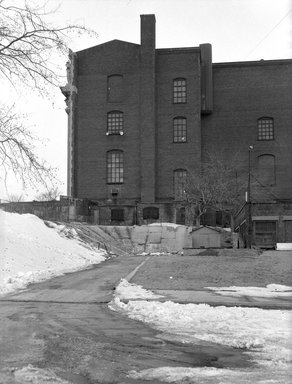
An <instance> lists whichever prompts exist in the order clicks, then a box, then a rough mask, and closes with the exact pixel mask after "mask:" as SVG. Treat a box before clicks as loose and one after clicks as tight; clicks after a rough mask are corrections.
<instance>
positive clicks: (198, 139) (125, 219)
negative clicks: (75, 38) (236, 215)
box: [61, 15, 292, 228]
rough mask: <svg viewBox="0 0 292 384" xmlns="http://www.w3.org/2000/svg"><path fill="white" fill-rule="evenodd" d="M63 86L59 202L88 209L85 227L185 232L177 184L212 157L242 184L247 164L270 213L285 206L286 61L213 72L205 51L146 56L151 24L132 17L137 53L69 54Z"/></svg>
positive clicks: (290, 183)
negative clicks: (137, 24) (155, 224)
mask: <svg viewBox="0 0 292 384" xmlns="http://www.w3.org/2000/svg"><path fill="white" fill-rule="evenodd" d="M67 79H68V80H67V84H66V86H64V87H61V90H62V92H63V94H64V95H65V96H66V103H67V109H66V110H67V113H68V128H69V129H68V148H69V151H68V195H69V196H72V197H75V198H82V199H88V200H89V201H90V205H91V214H92V220H93V221H94V222H96V223H99V224H117V223H119V224H134V223H137V224H144V223H148V222H149V221H161V222H163V221H168V222H177V223H185V224H192V223H193V219H194V218H193V217H191V216H190V215H188V213H189V212H188V210H186V208H185V202H184V196H183V185H184V180H185V178H186V175H187V174H189V173H191V174H194V175H195V174H196V173H197V172H199V171H200V168H201V164H202V162H203V161H204V159H205V158H206V156H207V154H208V153H214V152H218V153H219V152H220V154H221V156H222V157H223V158H224V160H226V161H230V162H232V161H233V160H234V158H235V156H236V159H237V160H236V161H237V164H239V165H240V169H241V172H243V173H245V174H246V177H247V173H248V172H247V170H248V157H249V155H250V156H251V157H250V167H251V169H252V170H255V171H256V172H257V174H258V175H259V177H260V178H261V183H262V185H265V184H266V185H268V186H269V189H270V191H271V196H273V198H272V201H273V204H274V203H275V201H278V200H281V201H282V202H283V201H288V200H289V199H292V193H291V192H292V172H291V164H292V151H291V147H292V134H291V125H292V124H291V123H292V109H291V105H292V92H291V87H290V84H291V81H292V60H272V61H262V60H261V61H256V62H236V63H215V64H213V63H212V52H211V45H210V44H201V45H199V46H198V47H191V48H173V49H156V47H155V16H154V15H141V44H140V45H138V44H133V43H128V42H124V41H120V40H113V41H109V42H107V43H104V44H100V45H97V46H95V47H92V48H88V49H85V50H82V51H79V52H76V53H73V52H70V55H69V62H68V65H67ZM250 145H253V147H254V150H253V151H252V153H249V150H248V148H249V146H250ZM289 170H290V171H289ZM272 201H271V202H272ZM243 202H244V196H243ZM267 210H268V208H267ZM267 212H268V211H267ZM267 214H268V213H267ZM290 214H291V215H292V211H291V212H290ZM217 216H218V215H217ZM286 216H287V215H286ZM291 219H292V216H291ZM209 221H211V222H209V224H213V225H214V224H216V214H215V213H214V214H213V215H211V216H210V217H209ZM240 224H242V223H238V228H239V226H240Z"/></svg>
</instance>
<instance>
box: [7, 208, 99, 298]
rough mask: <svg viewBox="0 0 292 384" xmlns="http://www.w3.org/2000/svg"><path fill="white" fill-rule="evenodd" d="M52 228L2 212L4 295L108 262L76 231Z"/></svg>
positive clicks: (54, 226) (36, 220)
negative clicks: (29, 285)
mask: <svg viewBox="0 0 292 384" xmlns="http://www.w3.org/2000/svg"><path fill="white" fill-rule="evenodd" d="M49 225H50V227H51V228H49V227H48V223H47V225H46V224H45V223H44V222H43V221H42V220H41V219H39V218H38V217H36V216H34V215H30V214H25V215H19V214H16V213H8V212H4V211H1V210H0V255H1V265H0V294H6V293H8V292H11V291H14V290H16V289H22V288H24V287H26V286H27V285H28V284H29V283H35V282H40V281H43V280H45V279H49V278H52V277H54V276H58V275H61V274H63V273H66V272H73V271H77V270H80V269H85V268H88V267H89V266H91V265H93V264H97V263H100V262H101V261H103V260H104V259H105V256H106V254H105V252H103V251H100V250H95V249H89V248H88V247H84V246H83V245H82V243H81V242H80V241H79V240H78V235H77V233H76V231H75V230H74V229H68V228H67V229H66V228H65V226H58V225H55V224H54V223H49ZM60 234H61V235H60Z"/></svg>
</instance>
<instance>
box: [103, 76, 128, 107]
mask: <svg viewBox="0 0 292 384" xmlns="http://www.w3.org/2000/svg"><path fill="white" fill-rule="evenodd" d="M123 88H124V87H123V76H122V75H111V76H108V78H107V101H108V102H110V103H118V102H120V101H123V96H124V89H123Z"/></svg>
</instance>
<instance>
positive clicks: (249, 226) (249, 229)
mask: <svg viewBox="0 0 292 384" xmlns="http://www.w3.org/2000/svg"><path fill="white" fill-rule="evenodd" d="M252 150H253V146H252V145H250V146H249V147H248V182H247V199H246V200H247V209H248V219H247V246H248V248H251V246H252V230H253V227H252V214H251V196H250V190H251V185H250V184H251V183H250V179H251V151H252Z"/></svg>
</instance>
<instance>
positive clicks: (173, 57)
mask: <svg viewBox="0 0 292 384" xmlns="http://www.w3.org/2000/svg"><path fill="white" fill-rule="evenodd" d="M178 77H181V78H185V79H186V81H187V103H185V104H174V103H173V80H174V79H175V78H178ZM156 92H157V194H156V197H157V199H172V198H173V171H174V170H175V169H179V168H183V169H187V170H188V171H189V172H191V173H194V172H196V171H197V170H198V168H199V167H200V160H201V92H200V51H199V49H195V48H194V49H182V50H177V51H175V50H171V49H169V50H168V49H162V50H158V52H157V84H156ZM177 116H181V117H185V118H187V142H186V143H174V142H173V118H174V117H177Z"/></svg>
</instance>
